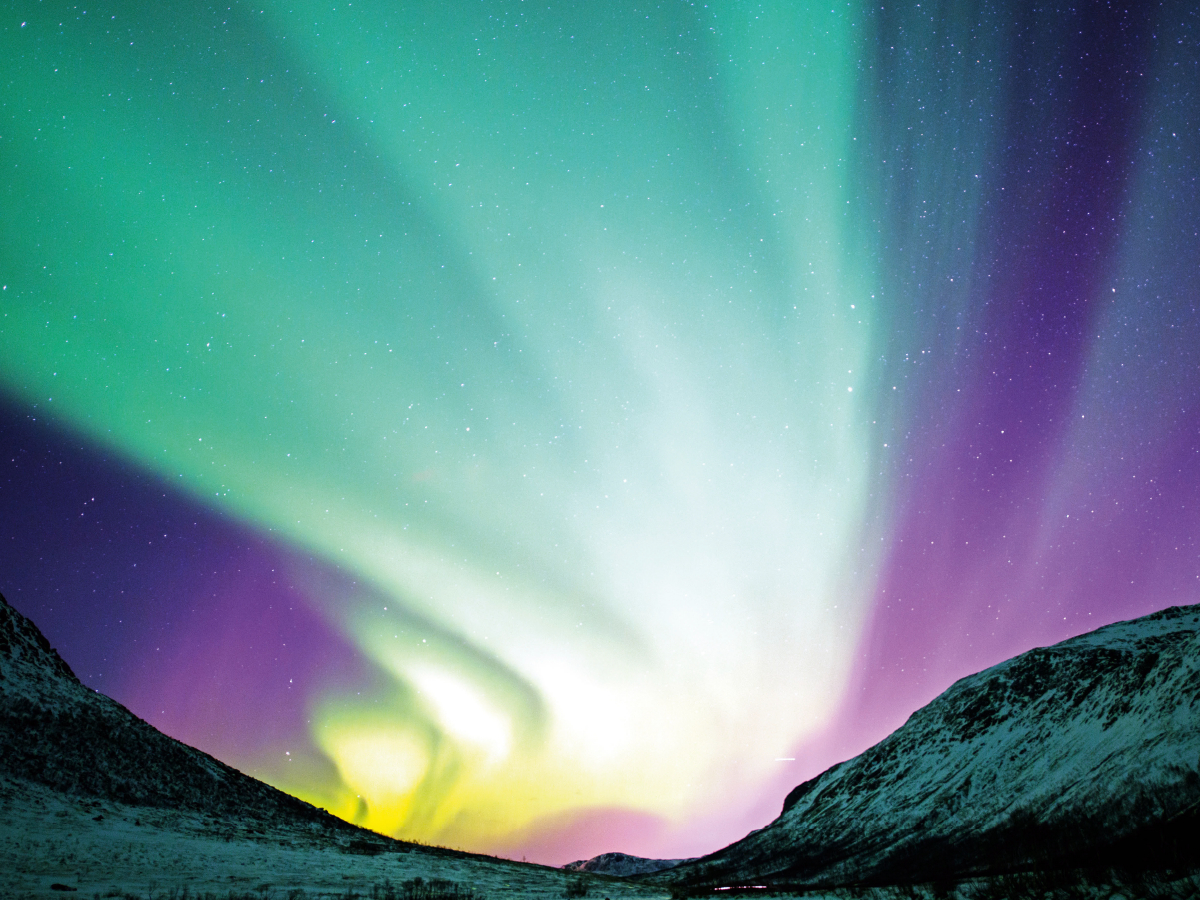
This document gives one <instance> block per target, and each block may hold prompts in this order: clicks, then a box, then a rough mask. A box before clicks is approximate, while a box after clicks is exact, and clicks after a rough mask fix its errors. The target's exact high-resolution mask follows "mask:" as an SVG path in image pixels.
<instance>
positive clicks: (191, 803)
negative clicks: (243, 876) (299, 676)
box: [0, 597, 389, 843]
mask: <svg viewBox="0 0 1200 900" xmlns="http://www.w3.org/2000/svg"><path fill="white" fill-rule="evenodd" d="M0 759H3V760H4V767H3V774H4V775H5V776H7V778H8V779H17V780H24V781H28V782H32V783H34V784H38V785H42V786H44V787H47V788H50V789H51V790H54V791H58V792H61V793H64V794H69V795H73V796H77V797H86V798H93V799H103V800H111V801H113V802H117V803H122V804H128V805H135V806H144V807H161V808H167V809H171V810H174V811H191V812H198V813H203V814H205V815H209V816H213V817H216V818H221V817H236V818H237V819H238V820H239V821H241V822H242V823H244V824H246V825H248V826H249V827H250V828H251V830H254V829H263V828H266V827H272V828H274V827H278V826H280V825H284V824H286V825H288V826H289V827H291V828H302V829H304V830H307V831H311V832H313V833H314V834H317V833H322V834H323V835H324V836H327V837H329V838H335V837H338V838H341V840H342V841H343V842H346V841H350V840H355V839H357V840H360V841H361V840H363V838H364V836H368V835H369V836H370V839H371V840H375V839H376V838H377V836H376V835H374V834H372V833H370V832H365V831H363V830H362V829H359V828H356V827H354V826H353V825H350V824H349V823H347V822H344V821H342V820H341V819H338V818H336V817H335V816H332V815H330V814H329V813H327V812H325V811H324V810H320V809H317V808H316V807H314V806H311V805H310V804H308V803H305V802H303V801H302V800H298V799H296V798H295V797H292V796H290V795H288V794H285V793H283V792H282V791H279V790H276V789H275V788H273V787H270V786H269V785H266V784H263V783H262V782H261V781H258V780H256V779H254V778H251V777H249V776H248V775H244V774H243V773H241V772H239V771H237V770H236V769H233V768H231V767H230V766H227V765H225V764H224V763H222V762H220V761H219V760H217V759H214V758H213V757H211V756H209V755H208V754H206V753H202V752H201V751H199V750H196V749H194V748H192V747H189V746H187V745H186V744H183V743H180V742H179V741H176V740H174V739H173V738H169V737H167V736H166V735H164V734H162V733H161V732H159V731H157V730H156V729H155V728H153V727H152V726H150V725H149V724H147V723H146V722H144V721H142V720H141V719H139V718H137V717H136V716H135V715H133V714H132V713H131V712H129V710H127V709H126V708H125V707H123V706H121V705H120V704H119V703H117V702H116V701H115V700H111V699H110V698H108V697H106V696H104V695H103V694H100V693H97V692H96V691H93V690H91V689H89V688H87V687H85V686H84V685H83V684H82V683H81V682H80V681H79V679H77V678H76V677H75V675H74V673H72V671H71V669H70V667H69V666H68V665H67V664H66V663H65V662H63V660H62V658H61V657H60V656H59V655H58V653H57V652H56V651H55V650H54V649H53V648H52V647H51V646H50V644H49V642H48V641H47V640H46V638H45V637H44V636H43V635H42V633H41V632H40V631H39V630H38V629H37V626H35V625H34V624H33V623H32V622H30V621H29V620H28V619H26V618H25V617H24V616H22V615H21V614H20V613H18V612H17V611H16V610H15V609H13V608H12V607H11V606H9V604H8V603H7V601H5V600H4V598H3V597H0ZM9 789H11V786H10V788H9ZM378 840H379V841H380V842H381V843H382V842H384V841H388V840H389V839H386V838H382V837H378Z"/></svg>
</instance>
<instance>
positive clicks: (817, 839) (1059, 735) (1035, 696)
mask: <svg viewBox="0 0 1200 900" xmlns="http://www.w3.org/2000/svg"><path fill="white" fill-rule="evenodd" d="M1198 803H1200V606H1191V607H1182V608H1172V609H1168V610H1164V611H1163V612H1160V613H1155V614H1154V615H1151V616H1147V617H1145V618H1142V619H1137V620H1134V621H1131V622H1121V623H1117V624H1115V625H1110V626H1108V627H1107V628H1102V629H1100V630H1098V631H1095V632H1092V633H1090V634H1086V635H1082V636H1080V637H1077V638H1074V639H1072V640H1069V641H1065V642H1063V643H1061V644H1057V645H1055V646H1053V647H1048V648H1039V649H1035V650H1031V651H1030V652H1028V653H1025V654H1022V655H1021V656H1018V657H1015V658H1013V659H1011V660H1008V661H1007V662H1004V663H1001V664H1000V665H997V666H994V667H992V668H990V669H987V670H985V671H983V672H980V673H978V674H976V675H972V676H970V677H968V678H964V679H962V680H960V681H958V682H957V683H955V684H954V685H953V686H951V687H950V689H949V690H947V691H946V692H945V693H944V694H942V695H941V696H940V697H938V698H937V699H935V700H934V701H933V702H932V703H930V704H929V705H927V706H925V707H923V708H922V709H920V710H918V711H917V712H915V713H914V714H913V715H912V716H911V717H910V718H909V720H908V721H907V722H906V723H905V724H904V725H903V726H902V727H901V728H899V729H897V730H896V731H895V732H894V733H893V734H892V735H891V736H889V737H888V738H886V739H885V740H884V741H882V742H881V743H879V744H877V745H876V746H874V747H872V748H871V749H870V750H868V751H866V752H865V753H863V754H862V755H860V756H858V757H855V758H854V759H851V760H848V761H847V762H844V763H841V764H839V765H837V766H834V767H833V768H831V769H829V770H828V771H826V772H824V773H823V774H821V775H819V776H818V777H817V778H814V779H813V780H811V781H808V782H805V783H804V784H801V785H800V786H798V787H797V788H795V789H794V790H793V791H792V792H791V793H790V794H789V795H788V797H787V799H786V801H785V803H784V811H783V813H782V815H780V817H779V818H778V819H776V820H775V821H774V822H772V823H771V824H770V825H768V826H767V827H765V828H763V829H761V830H759V831H757V832H752V833H751V834H750V835H748V836H747V837H745V838H743V839H742V840H741V841H739V842H737V843H735V844H732V845H730V846H729V847H726V848H725V849H723V850H721V851H718V852H717V853H714V854H712V855H710V856H707V857H703V858H701V859H700V860H697V861H696V862H693V863H691V864H686V865H683V866H679V867H677V868H674V869H671V870H669V871H666V872H663V873H660V874H658V875H651V876H649V877H648V880H650V881H654V882H657V883H663V884H671V883H679V882H688V883H693V884H713V885H729V884H764V883H776V884H794V885H832V884H849V883H877V884H879V883H911V882H915V881H927V880H941V879H946V878H952V877H965V876H969V875H972V874H996V873H1001V872H1012V871H1020V870H1032V869H1039V868H1053V867H1068V866H1069V867H1088V868H1107V867H1111V866H1124V867H1150V868H1162V867H1166V866H1173V865H1181V866H1185V867H1189V868H1197V867H1200V829H1198V828H1197V823H1198V821H1200V816H1198V813H1197V811H1198V808H1200V807H1198Z"/></svg>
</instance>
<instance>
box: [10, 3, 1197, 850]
mask: <svg viewBox="0 0 1200 900" xmlns="http://www.w3.org/2000/svg"><path fill="white" fill-rule="evenodd" d="M1190 7H1191V4H1190V3H1185V2H1174V3H1163V4H1154V3H1139V4H1131V5H1129V6H1123V5H1120V4H1105V3H1088V4H1080V6H1079V8H1078V9H1072V8H1069V7H1066V6H1064V7H1062V8H1055V7H1053V6H1043V5H1036V6H1035V5H1032V4H1006V3H966V2H963V3H942V4H926V3H923V4H921V5H920V6H918V5H916V4H898V5H896V6H895V7H894V8H893V7H892V6H890V5H885V6H879V5H878V4H873V5H861V6H860V5H858V4H855V3H845V2H839V3H836V4H834V5H833V6H832V8H831V6H830V5H829V4H826V5H818V4H810V5H809V6H808V8H805V5H804V4H802V3H795V2H778V3H748V2H715V3H709V4H707V5H705V4H703V3H687V2H680V0H663V2H660V3H651V4H645V3H643V4H634V3H627V2H620V0H614V2H605V3H590V4H581V3H562V2H558V0H540V2H534V0H526V2H519V0H483V2H479V0H470V2H468V0H462V2H457V0H456V2H413V3H396V2H383V0H354V2H353V3H349V2H345V3H337V4H336V5H334V4H329V3H318V2H292V3H276V2H266V3H258V4H247V3H235V4H233V5H232V6H228V7H226V6H221V7H212V6H209V5H207V4H203V3H198V2H192V3H179V4H175V3H161V4H151V3H115V2H107V3H105V2H102V3H97V4H92V5H89V4H81V5H68V4H65V3H51V2H27V0H17V2H14V3H11V4H9V5H8V6H7V8H6V9H5V11H4V12H3V14H2V16H0V79H2V84H3V90H2V91H0V172H2V173H3V174H2V176H0V284H2V285H3V287H2V290H0V466H2V468H0V592H2V593H3V594H4V595H5V596H6V597H7V598H8V600H9V601H10V602H11V603H12V604H13V605H14V606H15V607H16V608H17V609H19V610H20V611H21V612H23V613H25V614H26V615H28V616H30V617H31V618H32V619H34V621H35V622H36V623H37V624H38V625H39V626H40V627H41V629H42V630H43V631H44V632H45V634H46V635H47V637H48V638H49V639H50V640H51V642H52V643H53V644H54V645H55V646H56V647H57V648H58V649H59V650H60V652H61V653H62V655H63V656H64V658H65V659H66V660H67V662H68V663H69V664H70V665H71V666H72V667H73V669H74V670H75V672H76V673H77V674H78V675H79V676H80V678H81V679H82V680H83V681H84V683H85V684H87V685H89V686H91V687H94V688H96V689H98V690H101V691H103V692H105V693H107V694H109V695H111V696H113V697H114V698H116V699H117V700H119V701H120V702H122V703H124V704H125V705H126V706H128V707H129V708H130V709H131V710H132V711H133V712H135V713H136V714H137V715H139V716H142V717H143V718H145V719H146V720H147V721H149V722H150V723H151V724H153V725H155V726H156V727H158V728H160V729H162V730H163V731H165V732H166V733H168V734H170V735H172V736H174V737H177V738H179V739H181V740H183V741H186V742H188V743H190V744H193V745H195V746H197V747H200V748H201V749H203V750H206V751H208V752H210V753H212V754H214V755H216V756H217V757H219V758H220V759H222V760H224V761H226V762H228V763H230V764H231V765H234V766H236V767H238V768H240V769H242V770H243V771H246V772H248V773H250V774H253V775H255V776H256V777H259V778H263V779H265V780H266V781H268V782H270V783H272V784H274V785H277V786H278V787H281V788H283V789H284V790H287V791H290V792H292V793H295V794H296V795H298V796H300V797H302V798H304V799H306V800H309V801H310V802H313V803H316V804H319V805H321V806H324V807H326V808H328V809H330V810H331V811H333V812H335V813H337V814H338V815H341V816H344V817H346V818H348V819H351V820H353V821H357V822H360V823H362V824H364V825H366V826H368V827H371V828H374V829H377V830H381V831H385V832H388V833H391V834H395V835H397V836H401V837H407V838H417V839H420V840H423V841H427V842H433V843H439V844H444V845H449V846H457V847H463V848H465V849H472V850H480V851H485V852H497V853H503V854H505V855H510V856H514V857H518V858H519V857H521V856H527V857H528V858H529V859H531V860H538V861H543V862H549V863H562V862H565V861H568V860H571V859H576V858H581V857H585V856H591V855H594V854H596V853H600V852H604V851H610V850H621V851H625V852H631V853H636V854H639V855H647V856H680V855H695V854H698V853H701V852H705V851H709V850H713V849H715V848H717V847H719V846H721V845H723V844H725V843H728V842H729V841H731V840H733V839H736V838H738V837H741V836H742V835H743V834H745V832H746V831H747V830H749V829H751V828H755V827H760V826H762V825H764V824H766V822H768V821H769V820H771V819H772V818H773V817H774V816H775V815H776V814H777V813H778V811H779V808H780V805H781V803H782V800H783V796H784V794H785V793H786V791H787V790H788V789H789V788H791V787H792V786H794V785H795V784H797V783H799V782H800V781H802V780H804V779H805V778H808V777H811V776H813V775H815V774H816V773H818V772H820V771H821V770H823V769H824V768H825V767H827V766H828V765H830V764H832V763H834V762H837V761H839V760H841V759H845V758H847V757H849V756H851V755H853V754H855V753H858V752H860V751H861V750H863V749H865V748H866V747H867V746H869V745H870V744H871V743H874V742H875V741H877V740H879V739H881V738H882V737H884V736H885V735H886V734H888V733H889V732H890V731H891V730H893V729H894V728H896V727H897V726H899V725H900V724H901V723H902V722H903V721H904V720H905V718H906V717H907V716H908V715H909V714H910V713H911V712H912V711H913V710H914V709H916V708H917V707H918V706H920V705H922V704H924V703H926V702H928V701H929V700H930V699H932V698H933V697H934V696H936V695H937V694H938V693H939V692H941V691H942V690H944V689H945V688H946V687H948V686H949V685H950V683H951V682H952V681H953V680H954V679H956V678H959V677H961V676H963V675H967V674H970V673H972V672H975V671H978V670H979V669H982V668H984V667H986V666H989V665H992V664H994V663H996V662H999V661H1001V660H1002V659H1005V658H1007V657H1009V656H1012V655H1014V654H1016V653H1019V652H1022V651H1024V650H1027V649H1029V648H1031V647H1034V646H1038V645H1045V644H1049V643H1053V642H1056V641H1059V640H1062V639H1064V638H1067V637H1069V636H1072V635H1075V634H1079V633H1081V632H1085V631H1090V630H1092V629H1094V628H1097V627H1099V626H1101V625H1104V624H1107V623H1109V622H1113V621H1116V620H1119V619H1126V618H1132V617H1135V616H1139V615H1143V614H1145V613H1148V612H1151V611H1154V610H1158V609H1162V608H1164V607H1167V606H1171V605H1175V604H1182V603H1195V602H1200V183H1198V181H1197V179H1198V177H1200V156H1198V154H1200V89H1198V88H1197V85H1200V16H1198V14H1197V13H1196V12H1195V11H1194V10H1192V9H1191V8H1190ZM931 10H932V11H933V12H932V14H931Z"/></svg>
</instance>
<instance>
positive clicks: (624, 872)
mask: <svg viewBox="0 0 1200 900" xmlns="http://www.w3.org/2000/svg"><path fill="white" fill-rule="evenodd" d="M685 862H691V860H690V859H646V858H645V857H644V856H630V855H629V854H627V853H601V854H600V855H599V856H593V857H592V858H591V859H578V860H576V861H575V862H571V863H567V864H566V865H565V866H563V868H564V869H566V870H567V871H568V872H591V873H592V874H594V875H618V876H621V877H626V876H629V875H649V874H651V873H653V872H661V871H663V869H669V868H671V867H672V866H677V865H679V864H680V863H685Z"/></svg>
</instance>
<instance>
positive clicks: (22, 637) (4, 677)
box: [0, 595, 79, 690]
mask: <svg viewBox="0 0 1200 900" xmlns="http://www.w3.org/2000/svg"><path fill="white" fill-rule="evenodd" d="M64 680H65V681H69V682H74V683H76V684H79V679H78V678H76V677H75V673H74V672H72V671H71V667H70V666H68V665H67V664H66V662H64V661H63V658H62V657H61V656H59V655H58V651H57V650H55V649H54V648H53V647H51V646H50V642H49V641H48V640H46V636H45V635H44V634H42V632H41V631H40V630H38V627H37V626H36V625H34V624H33V623H32V622H31V621H29V619H27V618H25V617H24V616H23V615H21V614H20V613H19V612H17V611H16V610H15V609H13V608H12V606H10V605H9V603H8V601H7V600H5V599H4V596H3V595H0V683H3V685H4V687H3V689H4V690H10V689H15V687H16V686H17V685H23V686H25V687H28V686H31V685H33V684H53V683H56V682H61V681H64Z"/></svg>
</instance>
